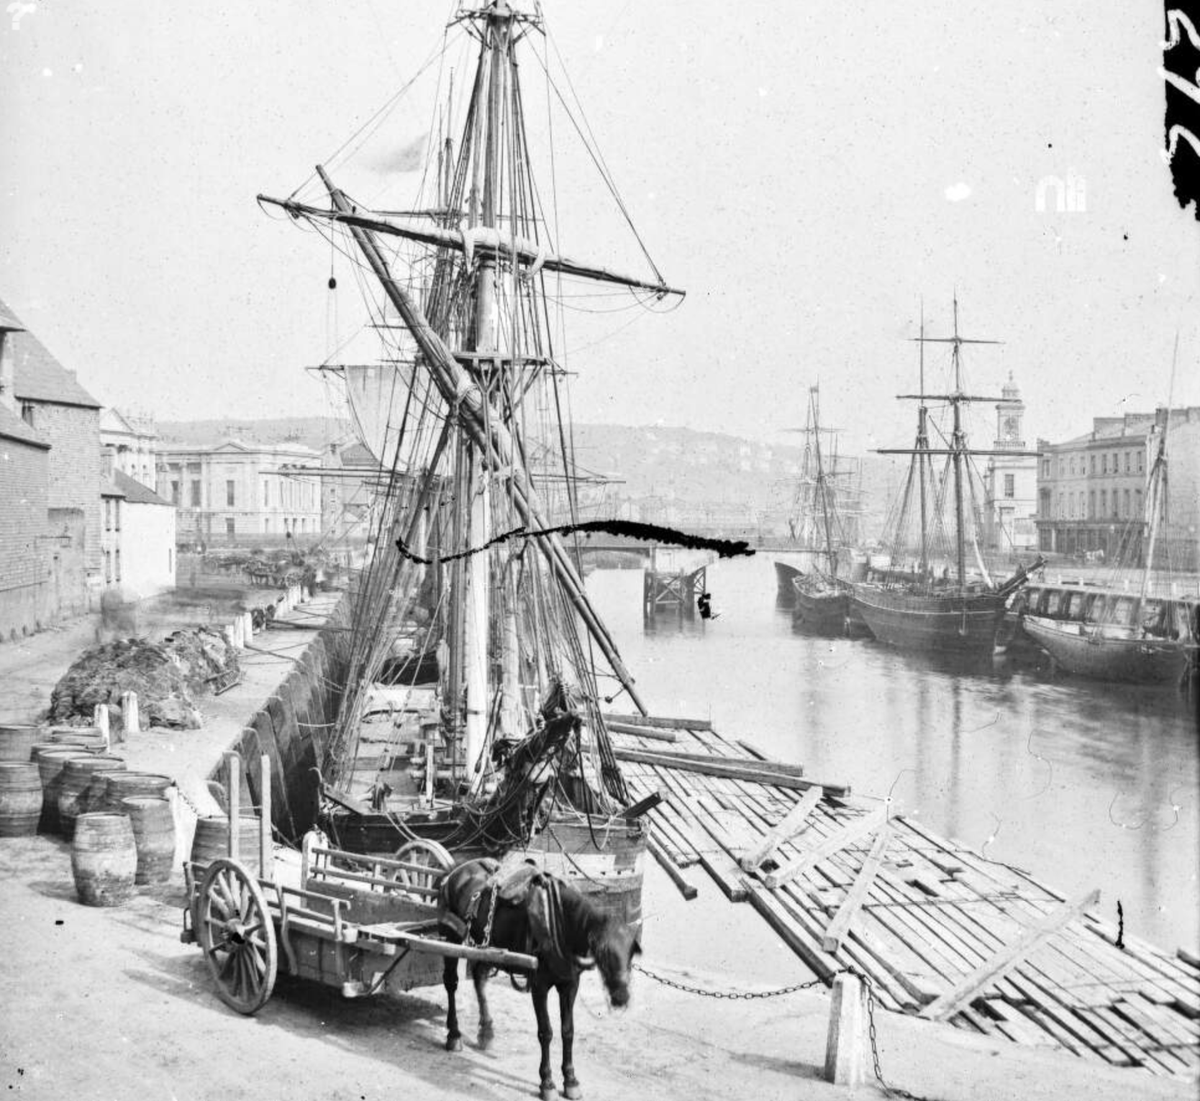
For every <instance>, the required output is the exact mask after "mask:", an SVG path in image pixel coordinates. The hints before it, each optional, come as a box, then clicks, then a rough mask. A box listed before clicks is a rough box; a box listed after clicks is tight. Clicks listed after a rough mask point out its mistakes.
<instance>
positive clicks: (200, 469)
mask: <svg viewBox="0 0 1200 1101" xmlns="http://www.w3.org/2000/svg"><path fill="white" fill-rule="evenodd" d="M319 460H320V456H319V455H318V453H317V452H316V451H314V450H313V449H312V448H311V447H306V446H304V445H303V444H295V443H285V444H260V443H251V442H244V441H241V440H232V439H230V440H224V441H222V442H221V443H216V444H200V445H192V444H189V445H184V444H176V443H170V442H163V443H161V444H160V445H159V451H158V482H157V492H158V495H159V496H160V497H162V498H163V499H164V500H166V501H168V502H170V503H171V504H173V505H175V507H176V509H177V510H178V516H177V522H176V526H177V538H178V541H179V543H180V544H186V545H200V544H203V545H205V546H258V545H269V544H272V543H283V542H285V541H286V540H287V539H288V537H289V536H290V537H294V538H296V539H299V540H301V541H302V542H308V541H310V540H315V539H317V538H318V537H319V536H320V533H321V479H320V475H319Z"/></svg>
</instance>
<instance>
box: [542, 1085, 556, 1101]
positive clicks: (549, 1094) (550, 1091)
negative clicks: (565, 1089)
mask: <svg viewBox="0 0 1200 1101" xmlns="http://www.w3.org/2000/svg"><path fill="white" fill-rule="evenodd" d="M540 1093H541V1095H542V1101H556V1098H557V1097H558V1089H557V1088H556V1087H555V1086H554V1084H553V1083H551V1084H550V1085H548V1086H542V1088H541V1091H540Z"/></svg>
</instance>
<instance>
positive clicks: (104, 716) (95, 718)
mask: <svg viewBox="0 0 1200 1101" xmlns="http://www.w3.org/2000/svg"><path fill="white" fill-rule="evenodd" d="M92 726H94V727H95V728H96V729H97V730H99V731H100V733H101V734H103V735H104V748H105V749H106V750H107V749H111V748H112V735H111V734H110V733H109V727H108V704H106V703H98V704H96V709H95V711H93V712H92Z"/></svg>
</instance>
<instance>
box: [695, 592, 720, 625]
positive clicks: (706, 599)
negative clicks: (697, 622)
mask: <svg viewBox="0 0 1200 1101" xmlns="http://www.w3.org/2000/svg"><path fill="white" fill-rule="evenodd" d="M696 607H697V608H699V609H700V618H701V619H716V618H717V617H716V615H715V614H714V613H713V610H712V594H710V593H707V592H703V593H701V594H700V595H699V596H698V597H697V598H696Z"/></svg>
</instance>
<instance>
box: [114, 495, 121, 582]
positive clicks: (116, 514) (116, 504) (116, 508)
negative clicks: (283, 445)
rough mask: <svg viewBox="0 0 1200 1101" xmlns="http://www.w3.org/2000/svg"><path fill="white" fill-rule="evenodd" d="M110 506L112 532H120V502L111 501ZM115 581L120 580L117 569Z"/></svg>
mask: <svg viewBox="0 0 1200 1101" xmlns="http://www.w3.org/2000/svg"><path fill="white" fill-rule="evenodd" d="M112 506H113V531H120V530H121V501H120V499H119V498H118V499H117V500H115V501H113V503H112ZM120 553H121V552H120V551H117V554H118V555H119V554H120ZM117 580H118V581H120V580H121V570H120V568H119V567H118V569H117Z"/></svg>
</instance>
